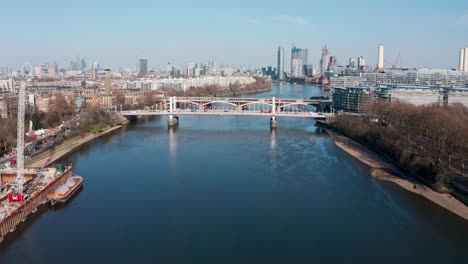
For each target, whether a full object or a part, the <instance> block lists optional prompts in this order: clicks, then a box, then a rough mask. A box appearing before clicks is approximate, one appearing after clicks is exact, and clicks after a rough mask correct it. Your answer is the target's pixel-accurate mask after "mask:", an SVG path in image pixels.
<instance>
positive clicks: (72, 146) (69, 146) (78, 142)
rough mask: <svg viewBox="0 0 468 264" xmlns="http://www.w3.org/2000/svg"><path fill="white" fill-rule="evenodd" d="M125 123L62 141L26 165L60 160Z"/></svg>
mask: <svg viewBox="0 0 468 264" xmlns="http://www.w3.org/2000/svg"><path fill="white" fill-rule="evenodd" d="M122 126H123V125H117V126H114V127H111V128H109V129H107V130H104V131H102V132H97V133H88V134H87V135H85V136H83V137H74V138H72V139H69V140H65V141H63V142H62V143H60V144H58V145H56V146H53V147H52V148H50V149H48V150H46V151H44V152H43V153H41V154H39V155H37V156H36V157H34V158H32V159H29V160H27V161H26V162H25V165H26V166H27V167H30V168H36V167H46V166H48V165H50V164H52V163H54V162H55V161H57V160H59V159H60V158H62V157H64V156H66V155H67V154H69V153H71V152H73V151H75V150H76V149H78V148H79V147H81V146H82V145H83V144H85V143H87V142H90V141H92V140H94V139H96V138H98V137H100V136H102V135H105V134H108V133H110V132H112V131H114V130H116V129H119V128H121V127H122Z"/></svg>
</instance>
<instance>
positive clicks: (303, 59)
mask: <svg viewBox="0 0 468 264" xmlns="http://www.w3.org/2000/svg"><path fill="white" fill-rule="evenodd" d="M308 53H309V51H308V50H307V49H300V48H296V47H293V48H292V50H291V76H292V77H301V76H302V75H304V74H305V72H304V65H307V62H308V58H307V57H308Z"/></svg>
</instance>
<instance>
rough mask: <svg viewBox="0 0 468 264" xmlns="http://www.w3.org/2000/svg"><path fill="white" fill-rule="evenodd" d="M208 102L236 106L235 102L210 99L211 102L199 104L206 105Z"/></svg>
mask: <svg viewBox="0 0 468 264" xmlns="http://www.w3.org/2000/svg"><path fill="white" fill-rule="evenodd" d="M209 104H228V105H230V106H233V107H237V105H236V104H234V103H230V102H226V101H211V102H208V103H204V104H202V105H201V106H207V105H209Z"/></svg>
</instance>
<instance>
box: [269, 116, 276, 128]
mask: <svg viewBox="0 0 468 264" xmlns="http://www.w3.org/2000/svg"><path fill="white" fill-rule="evenodd" d="M276 123H277V122H276V116H272V117H270V128H276Z"/></svg>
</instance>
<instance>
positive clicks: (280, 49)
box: [276, 46, 284, 81]
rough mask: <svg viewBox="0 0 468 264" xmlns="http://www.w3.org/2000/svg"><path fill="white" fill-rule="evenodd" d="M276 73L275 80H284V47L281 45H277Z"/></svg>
mask: <svg viewBox="0 0 468 264" xmlns="http://www.w3.org/2000/svg"><path fill="white" fill-rule="evenodd" d="M277 62H278V65H277V69H278V75H277V78H276V79H277V80H280V81H281V80H284V49H283V47H282V46H279V47H278V61H277Z"/></svg>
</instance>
